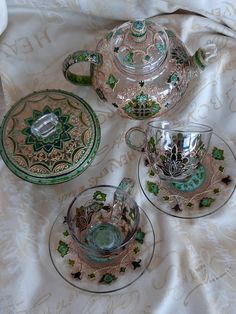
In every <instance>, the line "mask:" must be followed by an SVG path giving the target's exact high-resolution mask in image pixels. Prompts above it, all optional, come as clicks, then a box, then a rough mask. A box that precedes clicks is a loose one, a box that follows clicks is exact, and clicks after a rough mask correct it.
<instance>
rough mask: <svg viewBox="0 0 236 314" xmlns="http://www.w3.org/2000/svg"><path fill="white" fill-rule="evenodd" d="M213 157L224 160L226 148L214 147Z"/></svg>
mask: <svg viewBox="0 0 236 314" xmlns="http://www.w3.org/2000/svg"><path fill="white" fill-rule="evenodd" d="M212 157H213V158H215V159H216V160H224V159H225V158H224V150H223V149H220V148H217V147H214V148H213V151H212Z"/></svg>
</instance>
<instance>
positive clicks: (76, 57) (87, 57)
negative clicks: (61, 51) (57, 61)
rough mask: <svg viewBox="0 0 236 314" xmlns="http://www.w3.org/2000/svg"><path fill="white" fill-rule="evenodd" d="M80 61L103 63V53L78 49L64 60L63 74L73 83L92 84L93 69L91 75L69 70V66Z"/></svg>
mask: <svg viewBox="0 0 236 314" xmlns="http://www.w3.org/2000/svg"><path fill="white" fill-rule="evenodd" d="M79 62H90V63H91V64H96V65H101V64H102V55H101V54H100V53H98V52H92V51H88V50H78V51H75V52H74V53H72V54H71V55H69V56H68V57H67V58H66V59H65V60H64V62H63V68H62V71H63V74H64V76H65V78H66V79H67V80H68V81H70V82H71V83H73V84H76V85H77V84H78V85H85V86H87V85H91V83H92V78H91V74H92V73H91V70H90V75H78V74H75V73H73V72H71V71H70V70H69V68H70V67H71V66H72V65H73V64H75V63H79Z"/></svg>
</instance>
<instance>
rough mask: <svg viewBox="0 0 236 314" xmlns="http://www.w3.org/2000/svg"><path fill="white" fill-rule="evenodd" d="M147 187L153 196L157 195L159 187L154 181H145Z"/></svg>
mask: <svg viewBox="0 0 236 314" xmlns="http://www.w3.org/2000/svg"><path fill="white" fill-rule="evenodd" d="M147 189H148V192H149V193H152V194H154V195H155V196H157V194H158V193H159V187H158V185H157V184H156V183H154V182H151V181H147Z"/></svg>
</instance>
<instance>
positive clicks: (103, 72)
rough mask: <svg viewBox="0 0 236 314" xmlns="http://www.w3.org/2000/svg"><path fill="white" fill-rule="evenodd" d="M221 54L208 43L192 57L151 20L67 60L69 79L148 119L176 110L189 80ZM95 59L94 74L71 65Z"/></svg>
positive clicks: (113, 34)
mask: <svg viewBox="0 0 236 314" xmlns="http://www.w3.org/2000/svg"><path fill="white" fill-rule="evenodd" d="M215 57H216V46H215V45H214V44H210V45H208V46H207V47H206V48H205V49H202V48H200V49H198V50H197V51H196V52H195V54H194V55H193V56H190V54H189V52H188V51H187V49H186V48H185V47H184V45H183V43H182V42H181V41H180V39H179V38H178V37H177V36H176V35H175V34H174V33H173V32H172V31H170V30H168V29H166V28H164V27H162V26H160V25H158V24H155V23H153V22H151V21H148V20H146V21H144V20H138V21H134V22H126V23H124V24H122V25H121V26H118V27H116V28H114V29H113V30H112V31H111V32H109V33H108V34H106V36H105V38H103V39H102V40H101V41H100V42H99V43H98V45H97V48H96V51H95V52H92V51H87V50H79V51H76V52H74V53H73V54H71V55H69V56H68V57H67V58H66V59H65V61H64V63H63V73H64V76H65V77H66V79H68V80H69V81H71V82H72V83H74V84H80V85H93V87H94V89H95V90H96V92H97V94H98V96H99V97H100V98H101V99H102V100H104V101H108V102H109V103H111V104H112V105H114V106H115V107H117V108H118V110H119V112H120V113H121V115H122V116H125V117H128V118H130V119H138V120H142V119H146V118H150V117H155V116H160V115H162V114H163V113H165V112H167V111H168V110H170V109H172V108H173V107H174V106H175V105H176V104H177V103H178V102H179V101H180V100H181V98H182V97H183V95H184V94H185V92H186V90H187V87H188V85H189V82H190V81H191V79H192V78H194V77H196V76H198V75H199V74H200V73H201V71H202V70H204V69H205V67H206V66H207V65H208V63H209V62H211V61H212V60H214V58H215ZM84 61H85V62H90V63H91V67H90V76H86V75H77V74H75V73H73V72H72V71H71V70H72V69H71V66H72V65H73V64H75V63H78V62H84Z"/></svg>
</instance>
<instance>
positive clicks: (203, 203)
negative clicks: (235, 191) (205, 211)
mask: <svg viewBox="0 0 236 314" xmlns="http://www.w3.org/2000/svg"><path fill="white" fill-rule="evenodd" d="M214 201H215V200H214V198H211V197H204V198H202V199H201V200H200V203H199V207H210V206H211V204H212V203H213V202H214Z"/></svg>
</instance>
